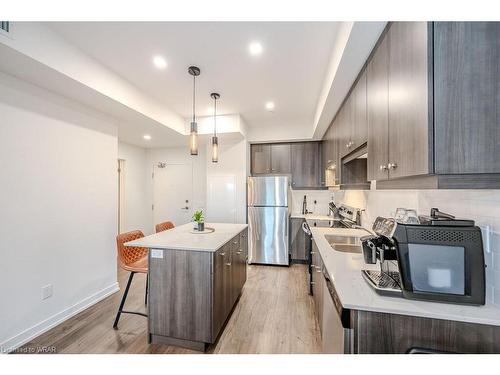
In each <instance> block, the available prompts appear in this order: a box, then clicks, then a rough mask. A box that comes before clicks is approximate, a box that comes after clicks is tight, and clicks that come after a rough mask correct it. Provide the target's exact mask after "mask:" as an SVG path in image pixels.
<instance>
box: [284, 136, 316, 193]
mask: <svg viewBox="0 0 500 375" xmlns="http://www.w3.org/2000/svg"><path fill="white" fill-rule="evenodd" d="M320 153H321V148H320V143H319V142H300V143H292V144H291V155H292V188H294V189H304V188H318V187H321V184H320V177H321V172H320Z"/></svg>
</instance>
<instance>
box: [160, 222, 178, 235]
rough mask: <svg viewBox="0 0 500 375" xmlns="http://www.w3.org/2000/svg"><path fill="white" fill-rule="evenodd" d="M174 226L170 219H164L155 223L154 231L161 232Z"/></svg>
mask: <svg viewBox="0 0 500 375" xmlns="http://www.w3.org/2000/svg"><path fill="white" fill-rule="evenodd" d="M174 227H175V225H174V223H172V222H171V221H164V222H163V223H160V224H156V233H158V232H163V231H164V230H169V229H172V228H174Z"/></svg>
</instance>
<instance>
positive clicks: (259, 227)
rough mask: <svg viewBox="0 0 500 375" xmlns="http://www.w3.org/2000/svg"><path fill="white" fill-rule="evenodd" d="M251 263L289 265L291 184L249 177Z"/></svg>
mask: <svg viewBox="0 0 500 375" xmlns="http://www.w3.org/2000/svg"><path fill="white" fill-rule="evenodd" d="M247 192H248V239H249V242H248V263H260V264H277V265H288V264H289V257H288V222H289V209H288V204H289V203H291V201H290V181H289V177H287V176H266V177H248V184H247Z"/></svg>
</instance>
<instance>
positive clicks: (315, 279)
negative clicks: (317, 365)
mask: <svg viewBox="0 0 500 375" xmlns="http://www.w3.org/2000/svg"><path fill="white" fill-rule="evenodd" d="M322 269H323V261H322V259H321V255H320V254H319V250H318V247H317V246H316V243H315V242H314V241H313V249H312V264H311V272H312V273H311V275H312V283H313V284H312V291H313V301H314V313H315V316H316V320H317V322H318V326H319V329H320V333H323V332H322V324H321V323H322V321H323V280H322V279H323V272H322Z"/></svg>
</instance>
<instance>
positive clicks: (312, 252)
mask: <svg viewBox="0 0 500 375" xmlns="http://www.w3.org/2000/svg"><path fill="white" fill-rule="evenodd" d="M312 254H316V251H311V255H312ZM313 267H314V266H313Z"/></svg>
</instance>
